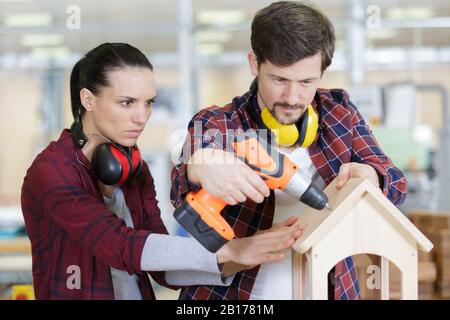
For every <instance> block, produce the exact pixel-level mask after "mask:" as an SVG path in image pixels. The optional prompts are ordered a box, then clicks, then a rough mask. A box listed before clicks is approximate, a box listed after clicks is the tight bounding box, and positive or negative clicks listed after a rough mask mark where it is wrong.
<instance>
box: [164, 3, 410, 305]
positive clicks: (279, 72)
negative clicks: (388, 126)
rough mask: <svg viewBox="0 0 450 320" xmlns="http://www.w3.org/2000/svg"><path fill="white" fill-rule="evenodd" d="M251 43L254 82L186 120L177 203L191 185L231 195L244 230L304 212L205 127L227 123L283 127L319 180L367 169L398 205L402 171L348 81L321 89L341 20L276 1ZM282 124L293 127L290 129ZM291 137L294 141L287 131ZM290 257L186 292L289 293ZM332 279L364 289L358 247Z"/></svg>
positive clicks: (349, 291)
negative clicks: (360, 281) (225, 282)
mask: <svg viewBox="0 0 450 320" xmlns="http://www.w3.org/2000/svg"><path fill="white" fill-rule="evenodd" d="M251 45H252V51H250V52H249V53H248V56H247V57H248V61H249V65H250V70H251V73H252V75H253V76H255V80H254V82H253V83H252V86H251V88H250V90H249V92H247V93H245V94H244V95H242V96H240V97H236V98H234V99H233V101H232V102H231V103H230V104H229V105H227V106H225V107H223V108H220V107H217V106H212V107H209V108H206V109H203V110H201V111H200V112H199V113H197V114H196V115H195V116H194V118H193V119H192V121H191V122H190V123H189V127H188V129H189V132H190V133H191V136H190V137H188V139H187V140H186V142H185V148H184V149H183V154H182V159H184V161H183V163H180V164H179V165H177V166H176V167H175V168H174V169H173V172H172V190H171V199H172V202H173V204H174V205H175V206H178V205H180V204H181V202H182V201H183V199H184V196H185V195H186V193H187V192H189V191H191V190H197V189H198V188H200V186H201V187H203V188H205V189H206V190H207V191H208V192H209V193H210V194H211V195H213V196H216V197H219V198H221V199H223V200H224V201H226V202H227V203H228V204H229V206H227V207H226V209H225V210H224V211H223V212H222V214H224V216H225V218H226V219H227V221H228V222H229V223H230V225H231V226H232V227H233V229H234V231H235V233H236V236H237V237H243V236H247V235H251V234H254V233H256V232H261V231H260V230H265V229H268V228H270V227H271V226H272V223H273V222H274V219H275V221H279V220H281V219H284V218H286V215H299V214H301V211H302V208H303V207H302V205H301V204H299V202H298V201H295V200H292V199H286V198H285V195H283V194H282V193H278V191H277V192H273V191H272V192H271V191H270V190H269V189H268V187H267V186H266V185H265V183H264V181H263V180H262V179H261V178H260V176H259V175H257V174H256V173H255V172H254V171H253V170H252V169H250V168H249V167H248V166H246V165H245V164H243V163H242V162H240V161H235V163H233V164H223V160H224V159H229V158H231V157H233V154H232V153H231V152H230V151H231V150H229V148H227V146H226V145H225V144H224V145H222V146H221V144H220V143H217V140H221V139H214V138H215V137H216V136H217V135H210V134H208V132H210V131H211V130H216V131H217V130H218V131H219V132H220V134H221V135H219V136H218V137H219V138H222V140H223V141H225V140H226V137H227V130H236V129H242V130H243V131H246V130H249V129H255V130H260V129H267V128H269V129H274V128H278V129H279V130H273V131H274V133H275V138H274V139H271V141H272V143H274V144H276V145H277V147H278V148H279V150H280V151H281V152H283V153H286V154H288V155H289V157H290V158H291V160H293V161H294V162H296V163H297V164H298V165H299V167H300V168H302V169H303V170H304V171H305V172H306V173H307V174H308V175H310V176H311V177H312V179H313V182H314V183H316V184H324V185H328V184H329V183H330V182H331V181H332V180H333V179H335V178H336V177H337V179H338V183H337V188H338V189H341V188H342V187H343V185H344V184H345V183H346V182H347V181H348V179H350V178H351V177H361V178H367V179H369V180H370V181H371V182H372V183H374V184H375V185H376V186H379V187H380V188H381V190H382V191H383V193H384V195H385V196H387V197H388V199H389V200H390V201H392V202H393V203H394V204H395V205H400V204H401V203H403V202H404V200H405V198H406V179H405V177H404V176H403V174H402V172H401V171H400V170H399V169H398V168H396V167H395V166H394V165H393V163H392V161H391V160H390V159H389V158H388V157H387V156H386V155H385V154H384V153H383V151H382V150H381V149H380V147H379V145H378V143H377V142H376V140H375V138H374V137H373V135H372V133H371V131H370V129H369V127H368V126H367V125H366V123H365V121H364V119H363V118H362V116H361V114H360V113H359V112H358V110H357V109H356V107H355V106H354V105H353V104H352V103H351V101H350V100H349V96H348V94H347V93H346V92H345V91H344V90H341V89H332V90H325V89H318V85H319V81H320V79H321V78H322V76H323V73H324V71H325V70H326V68H327V67H328V66H329V65H330V64H331V61H332V57H333V52H334V47H335V35H334V29H333V27H332V25H331V23H330V21H329V20H328V19H327V17H325V16H324V15H323V14H322V13H320V12H319V11H317V10H315V9H313V8H311V7H309V6H307V5H305V4H302V3H298V2H291V1H282V2H277V3H273V4H271V5H270V6H268V7H266V8H264V9H262V10H260V11H259V12H258V13H257V14H256V16H255V17H254V20H253V23H252V34H251ZM316 115H317V116H316ZM317 117H318V121H317V120H315V119H316V118H317ZM305 119H307V120H305ZM314 121H316V124H315V125H314ZM311 123H313V124H311ZM199 124H200V125H201V129H202V131H203V132H205V134H204V135H203V136H201V137H199V135H198V133H196V132H194V126H198V125H199ZM274 124H275V125H274ZM285 129H286V130H287V132H292V130H294V133H292V134H287V136H286V134H285V135H284V136H283V132H284V131H285ZM193 133H194V134H193ZM192 134H193V135H192ZM292 137H294V138H295V139H294V141H289V140H292V139H291V138H292ZM187 159H189V160H190V161H189V162H188V161H186V160H187ZM200 160H201V161H200ZM221 161H222V162H221ZM300 217H301V216H300ZM300 220H301V219H300ZM286 254H289V252H287V253H286ZM288 258H290V256H288ZM290 263H291V262H290V260H289V259H285V260H284V261H283V262H277V263H268V264H263V265H261V266H258V267H255V268H253V269H250V270H242V268H239V267H238V268H237V270H242V271H240V272H238V273H237V274H236V276H235V278H234V281H233V282H232V284H231V285H230V286H229V287H221V286H195V287H188V288H186V289H184V290H183V291H182V293H181V298H183V299H292V285H291V283H292V277H291V269H290V268H291V265H290ZM329 280H330V281H329V283H330V298H335V299H357V298H358V297H359V286H358V282H357V275H356V270H355V268H354V264H353V260H352V259H351V257H349V258H346V259H345V260H343V261H342V262H340V263H338V264H337V265H336V267H335V268H334V270H332V272H330V278H329Z"/></svg>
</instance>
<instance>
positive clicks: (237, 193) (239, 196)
mask: <svg viewBox="0 0 450 320" xmlns="http://www.w3.org/2000/svg"><path fill="white" fill-rule="evenodd" d="M230 196H231V197H232V198H233V199H234V200H235V201H236V202H238V203H239V202H245V201H246V200H247V197H246V196H245V194H244V193H242V191H241V190H239V189H234V190H233V191H231V192H230Z"/></svg>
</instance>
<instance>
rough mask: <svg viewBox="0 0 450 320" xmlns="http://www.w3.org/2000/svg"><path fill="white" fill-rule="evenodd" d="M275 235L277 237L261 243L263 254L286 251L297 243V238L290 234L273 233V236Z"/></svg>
mask: <svg viewBox="0 0 450 320" xmlns="http://www.w3.org/2000/svg"><path fill="white" fill-rule="evenodd" d="M275 234H276V235H277V236H276V237H270V238H267V239H265V240H263V241H261V250H262V252H264V253H267V252H272V251H280V250H284V249H287V248H290V247H291V246H292V245H293V244H294V242H295V238H294V237H293V236H292V235H291V234H289V233H287V234H286V233H277V232H273V235H275ZM273 235H272V236H273Z"/></svg>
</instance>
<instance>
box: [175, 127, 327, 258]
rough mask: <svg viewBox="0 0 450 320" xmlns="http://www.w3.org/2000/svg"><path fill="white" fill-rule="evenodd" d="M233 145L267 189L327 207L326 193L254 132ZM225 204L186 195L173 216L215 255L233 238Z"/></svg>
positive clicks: (201, 192)
mask: <svg viewBox="0 0 450 320" xmlns="http://www.w3.org/2000/svg"><path fill="white" fill-rule="evenodd" d="M232 145H233V150H234V154H235V156H236V157H237V158H238V159H240V160H242V161H243V162H245V163H246V164H247V165H248V166H249V167H250V168H251V169H253V170H254V171H255V172H256V173H257V174H259V175H260V176H261V178H262V179H263V180H264V181H265V183H266V184H267V186H268V187H269V188H270V189H272V190H274V189H281V190H283V191H285V192H287V193H288V194H289V195H291V196H293V197H295V198H296V199H299V200H300V201H301V202H303V203H305V204H306V205H308V206H310V207H313V208H315V209H319V210H322V209H323V208H325V207H328V198H327V196H326V194H325V193H323V192H322V190H320V189H319V188H318V187H316V186H315V185H314V184H312V180H311V178H310V177H309V176H308V175H306V174H305V173H304V172H303V171H302V170H300V168H299V167H298V166H297V165H296V164H295V163H293V162H292V161H291V160H290V159H289V158H288V157H287V156H286V155H284V154H283V153H280V152H278V150H277V149H276V148H274V147H273V146H272V145H270V144H268V143H267V141H266V140H265V139H263V138H262V137H260V136H259V137H258V135H257V134H256V132H254V131H250V132H247V133H245V134H242V135H238V136H236V137H235V138H234V140H233V142H232ZM226 205H227V203H226V202H225V201H223V200H221V199H219V198H216V197H214V196H212V195H210V194H209V193H208V192H207V191H206V190H205V189H201V190H199V191H198V192H189V193H188V194H187V196H186V198H185V200H184V201H183V203H182V204H181V205H180V206H179V207H178V208H177V209H175V212H174V217H175V219H176V220H177V221H178V222H179V223H180V224H181V225H182V226H183V227H184V229H186V231H187V232H189V233H190V234H191V235H192V236H193V237H194V238H195V239H197V240H198V241H199V242H200V243H201V244H202V245H203V246H204V247H205V248H206V249H208V250H209V251H211V252H216V251H217V250H219V249H220V248H221V247H222V246H223V245H224V244H225V243H227V242H228V241H230V240H231V239H233V238H234V236H235V235H234V231H233V229H232V228H231V226H230V225H229V224H228V223H227V221H226V220H225V219H224V218H223V217H222V216H221V214H220V213H221V211H222V210H223V209H224V208H225V206H226Z"/></svg>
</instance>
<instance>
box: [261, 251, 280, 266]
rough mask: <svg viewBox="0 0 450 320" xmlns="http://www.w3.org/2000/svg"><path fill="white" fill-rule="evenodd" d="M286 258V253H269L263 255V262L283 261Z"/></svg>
mask: <svg viewBox="0 0 450 320" xmlns="http://www.w3.org/2000/svg"><path fill="white" fill-rule="evenodd" d="M284 258H285V255H284V253H267V254H265V255H263V256H262V258H261V262H260V263H259V264H261V263H265V262H276V261H281V260H283V259H284Z"/></svg>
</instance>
